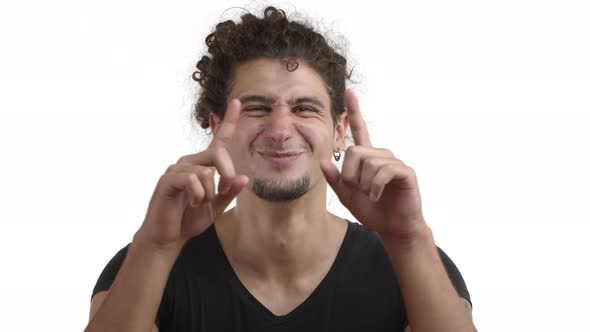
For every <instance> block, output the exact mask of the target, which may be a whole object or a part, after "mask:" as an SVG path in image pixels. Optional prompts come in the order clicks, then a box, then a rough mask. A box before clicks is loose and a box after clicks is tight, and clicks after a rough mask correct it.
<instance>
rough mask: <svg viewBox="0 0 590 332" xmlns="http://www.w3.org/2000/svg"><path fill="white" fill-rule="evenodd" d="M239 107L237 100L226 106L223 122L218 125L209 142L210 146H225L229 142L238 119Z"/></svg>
mask: <svg viewBox="0 0 590 332" xmlns="http://www.w3.org/2000/svg"><path fill="white" fill-rule="evenodd" d="M240 106H241V103H240V101H239V100H238V99H233V100H232V101H231V102H230V103H229V104H228V105H227V109H226V111H225V115H224V116H223V120H222V121H221V122H220V123H219V127H218V129H217V133H216V134H215V137H213V140H212V141H211V146H215V145H221V146H225V145H227V144H228V143H229V142H230V141H231V138H232V136H233V134H234V131H235V129H236V125H237V122H238V119H239V118H240Z"/></svg>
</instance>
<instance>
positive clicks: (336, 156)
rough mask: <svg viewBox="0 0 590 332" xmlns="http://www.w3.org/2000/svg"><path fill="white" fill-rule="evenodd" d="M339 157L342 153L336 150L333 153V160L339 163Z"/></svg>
mask: <svg viewBox="0 0 590 332" xmlns="http://www.w3.org/2000/svg"><path fill="white" fill-rule="evenodd" d="M341 155H342V151H340V149H336V151H334V159H336V161H340V156H341Z"/></svg>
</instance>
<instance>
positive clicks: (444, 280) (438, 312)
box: [383, 229, 476, 332]
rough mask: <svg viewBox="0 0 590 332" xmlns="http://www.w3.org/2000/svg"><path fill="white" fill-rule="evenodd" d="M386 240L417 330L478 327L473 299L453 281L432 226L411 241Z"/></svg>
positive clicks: (409, 314) (451, 329)
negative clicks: (462, 292)
mask: <svg viewBox="0 0 590 332" xmlns="http://www.w3.org/2000/svg"><path fill="white" fill-rule="evenodd" d="M383 240H384V243H385V244H386V245H385V248H386V250H387V252H388V254H389V257H390V259H391V262H392V264H393V267H394V269H395V271H396V275H397V277H398V280H399V283H400V287H401V290H402V294H403V297H404V302H405V304H406V308H407V311H408V320H409V322H410V326H411V327H412V331H413V332H420V331H429V332H434V331H457V332H460V331H465V332H467V331H469V332H471V331H476V329H475V326H474V324H473V321H472V319H471V310H470V306H469V303H468V302H467V301H466V300H465V299H463V298H461V297H459V295H458V294H457V291H456V290H455V287H454V286H453V284H452V283H451V281H450V279H449V276H448V275H447V272H446V270H445V268H444V265H443V263H442V261H441V260H440V256H439V254H438V251H437V250H436V246H435V245H434V240H433V239H432V233H431V232H430V229H427V233H426V234H423V236H421V237H419V238H416V239H415V240H414V241H412V242H411V243H404V244H401V243H399V241H387V240H386V239H383ZM466 303H467V306H469V310H467V309H466Z"/></svg>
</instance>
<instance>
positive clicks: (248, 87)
mask: <svg viewBox="0 0 590 332" xmlns="http://www.w3.org/2000/svg"><path fill="white" fill-rule="evenodd" d="M298 63H299V66H298V67H297V69H296V70H294V71H291V72H290V71H288V70H287V68H286V66H285V65H284V64H282V63H281V62H280V61H279V60H275V59H265V58H261V59H255V60H250V61H247V62H244V63H242V64H239V65H238V66H237V67H236V69H235V72H234V77H233V84H232V89H231V91H230V96H229V97H230V99H231V98H239V97H241V96H243V95H263V96H267V97H271V98H273V99H278V100H283V99H285V100H287V99H291V98H296V97H300V96H314V97H316V98H318V99H322V100H324V101H325V102H326V103H328V100H329V95H328V91H327V89H326V84H325V83H324V80H323V79H322V77H321V76H320V74H318V72H316V71H315V70H314V69H313V68H311V67H310V66H309V65H308V64H307V63H305V62H304V61H301V60H298Z"/></svg>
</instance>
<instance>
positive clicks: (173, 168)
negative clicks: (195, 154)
mask: <svg viewBox="0 0 590 332" xmlns="http://www.w3.org/2000/svg"><path fill="white" fill-rule="evenodd" d="M176 167H177V166H176V164H173V165H170V166H168V168H166V171H165V172H164V174H168V173H172V172H175V171H176Z"/></svg>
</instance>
